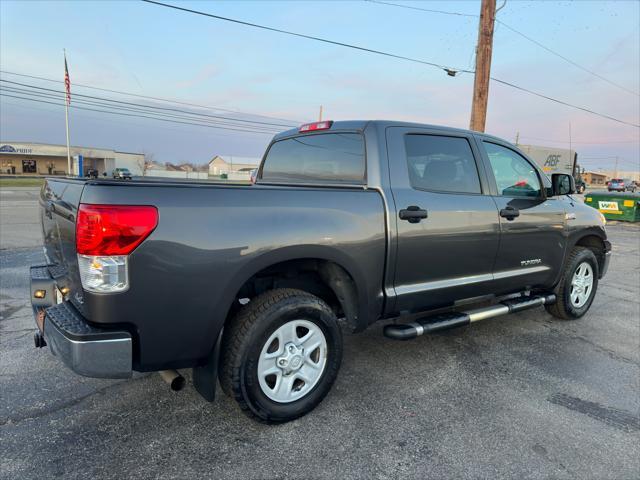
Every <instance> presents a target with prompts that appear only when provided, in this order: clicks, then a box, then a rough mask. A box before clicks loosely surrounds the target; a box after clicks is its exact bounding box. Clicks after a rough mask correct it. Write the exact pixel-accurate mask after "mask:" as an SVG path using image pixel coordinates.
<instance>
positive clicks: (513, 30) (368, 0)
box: [365, 0, 640, 96]
mask: <svg viewBox="0 0 640 480" xmlns="http://www.w3.org/2000/svg"><path fill="white" fill-rule="evenodd" d="M365 1H367V2H370V3H378V4H380V5H388V6H390V7H398V8H406V9H409V10H419V11H421V12H427V13H438V14H443V15H454V16H459V17H473V18H479V15H475V14H472V13H460V12H450V11H444V10H434V9H430V8H421V7H414V6H411V5H402V4H399V3H392V2H383V1H380V0H365ZM495 21H496V23H499V24H500V25H502V26H503V27H505V28H506V29H508V30H511V31H512V32H513V33H515V34H517V35H520V36H521V37H522V38H524V39H525V40H528V41H530V42H531V43H533V44H535V45H537V46H538V47H540V48H542V49H543V50H546V51H547V52H549V53H551V54H552V55H555V56H556V57H558V58H561V59H562V60H564V61H565V62H567V63H569V64H571V65H573V66H574V67H576V68H579V69H580V70H582V71H584V72H587V73H589V74H590V75H593V76H594V77H597V78H599V79H600V80H602V81H604V82H607V83H609V84H610V85H613V86H614V87H616V88H619V89H621V90H624V91H625V92H628V93H630V94H632V95H636V96H640V93H638V92H634V91H633V90H630V89H628V88H627V87H625V86H623V85H620V84H619V83H616V82H614V81H612V80H609V79H608V78H606V77H604V76H602V75H600V74H599V73H597V72H594V71H593V70H590V69H588V68H587V67H585V66H583V65H580V64H579V63H577V62H575V61H573V60H571V59H570V58H568V57H566V56H564V55H562V54H561V53H558V52H556V51H555V50H553V49H551V48H549V47H547V46H546V45H544V44H542V43H540V42H539V41H537V40H536V39H535V38H532V37H530V36H529V35H527V34H525V33H523V32H521V31H520V30H517V29H516V28H514V27H512V26H511V25H509V24H507V23H506V22H503V21H502V20H500V19H498V18H496V19H495Z"/></svg>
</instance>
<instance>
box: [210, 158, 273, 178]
mask: <svg viewBox="0 0 640 480" xmlns="http://www.w3.org/2000/svg"><path fill="white" fill-rule="evenodd" d="M261 160H262V159H261V158H258V157H237V156H235V155H229V156H225V158H222V157H221V156H220V155H216V156H215V157H213V158H212V159H211V160H210V161H209V175H215V176H218V175H222V174H223V173H224V174H227V175H228V174H230V173H238V172H246V174H247V177H248V175H249V172H251V170H253V169H254V168H258V165H259V164H260V161H261Z"/></svg>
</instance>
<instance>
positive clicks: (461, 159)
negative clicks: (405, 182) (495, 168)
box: [404, 134, 481, 193]
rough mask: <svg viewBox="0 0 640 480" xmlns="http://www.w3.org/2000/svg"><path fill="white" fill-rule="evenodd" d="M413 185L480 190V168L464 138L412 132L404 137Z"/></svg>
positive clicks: (464, 190) (454, 190)
mask: <svg viewBox="0 0 640 480" xmlns="http://www.w3.org/2000/svg"><path fill="white" fill-rule="evenodd" d="M404 143H405V150H406V152H407V167H408V169H409V181H410V182H411V187H412V188H415V189H417V190H434V191H440V192H454V193H480V192H481V190H480V179H479V177H478V169H477V167H476V162H475V160H474V158H473V152H472V151H471V146H470V145H469V142H468V141H467V140H466V139H465V138H459V137H443V136H438V135H419V134H410V135H405V137H404Z"/></svg>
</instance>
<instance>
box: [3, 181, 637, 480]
mask: <svg viewBox="0 0 640 480" xmlns="http://www.w3.org/2000/svg"><path fill="white" fill-rule="evenodd" d="M36 195H37V189H33V188H5V189H0V249H1V250H0V269H1V286H0V287H1V289H0V397H1V399H0V478H2V479H15V478H51V477H60V478H65V479H71V478H87V477H89V478H92V477H96V478H242V479H244V478H445V477H447V478H579V479H585V478H589V479H590V478H598V479H600V478H611V479H632V478H639V477H640V393H639V392H640V226H638V225H630V224H624V223H617V224H611V225H609V226H608V232H609V235H610V239H611V241H612V243H613V246H614V251H613V252H614V253H613V258H612V262H611V266H610V270H609V273H608V275H607V277H605V279H604V281H603V283H601V284H600V286H599V290H598V294H597V297H596V299H595V302H594V304H593V307H592V308H591V310H590V312H589V313H588V314H587V315H586V316H585V317H584V318H583V319H581V320H579V321H571V322H563V321H559V320H556V319H553V318H552V317H551V316H549V315H547V314H546V312H545V311H544V309H537V310H533V311H528V312H524V313H521V314H515V315H511V316H506V317H499V318H496V319H493V320H488V321H486V322H480V323H478V324H474V325H473V326H470V327H468V328H462V329H457V330H451V331H448V332H445V333H442V334H438V335H433V336H430V337H421V338H419V339H417V340H413V341H410V342H404V343H402V342H393V341H391V340H388V339H386V338H384V337H383V336H382V327H381V325H374V326H373V327H372V328H370V329H368V330H367V331H366V332H364V333H362V334H359V335H353V336H351V335H349V336H347V337H346V338H345V356H344V361H343V366H342V369H341V371H340V375H339V377H338V380H337V383H336V385H335V386H334V388H333V390H332V392H331V393H330V394H329V395H328V397H327V398H326V399H325V400H324V402H323V403H322V404H321V405H320V406H319V407H318V408H317V409H316V410H315V411H313V412H312V413H311V414H309V415H307V416H306V417H303V418H301V419H299V420H296V421H294V422H291V423H288V424H285V425H281V426H265V425H261V424H257V423H255V422H253V421H251V420H249V419H248V418H246V417H245V416H243V415H242V414H241V413H240V412H239V410H238V409H237V408H236V406H235V404H234V403H233V402H232V401H231V400H230V399H228V398H227V397H225V396H224V394H222V393H221V392H219V394H218V398H217V399H216V401H215V402H214V403H212V404H209V403H206V402H205V401H203V400H202V399H201V398H200V397H199V396H198V395H197V393H196V392H195V391H194V390H193V389H192V388H186V389H185V390H183V391H182V392H179V393H174V392H172V391H170V390H169V388H168V387H167V385H166V384H165V383H164V382H163V381H162V380H161V379H160V377H159V376H158V375H157V374H145V375H138V376H136V377H135V378H134V379H132V380H129V381H111V380H97V379H90V378H84V377H80V376H77V375H75V374H73V373H71V372H70V371H68V370H67V369H66V368H64V367H63V366H62V365H61V364H60V363H59V362H58V360H57V359H56V358H55V357H53V356H52V355H51V353H50V352H49V351H48V349H46V348H45V349H42V350H36V349H35V348H34V347H33V341H32V333H33V331H34V324H33V320H32V317H31V309H30V306H29V298H28V267H29V265H32V264H37V263H41V262H43V260H44V258H43V254H42V250H41V247H40V243H41V238H40V236H41V234H40V230H39V224H38V220H37V209H36V201H35V199H36ZM185 373H188V372H185Z"/></svg>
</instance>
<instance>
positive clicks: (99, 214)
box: [76, 204, 158, 256]
mask: <svg viewBox="0 0 640 480" xmlns="http://www.w3.org/2000/svg"><path fill="white" fill-rule="evenodd" d="M157 225H158V210H157V209H156V207H151V206H141V205H87V204H81V205H80V208H79V210H78V219H77V221H76V251H77V252H78V253H79V254H82V255H105V256H108V255H128V254H129V253H131V252H132V251H133V250H134V249H135V248H136V247H137V246H138V245H140V243H142V241H143V240H144V239H145V238H147V237H148V236H149V234H150V233H151V232H153V230H154V229H155V228H156V226H157Z"/></svg>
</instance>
